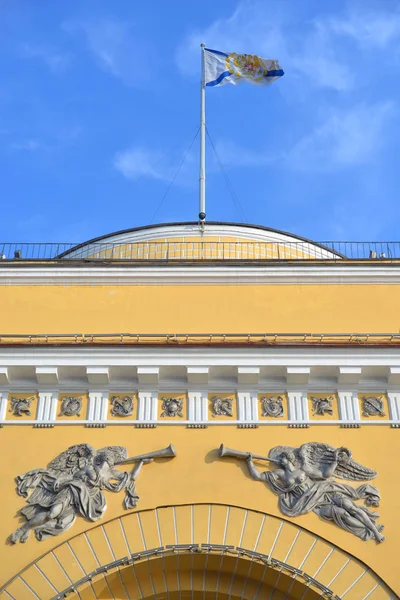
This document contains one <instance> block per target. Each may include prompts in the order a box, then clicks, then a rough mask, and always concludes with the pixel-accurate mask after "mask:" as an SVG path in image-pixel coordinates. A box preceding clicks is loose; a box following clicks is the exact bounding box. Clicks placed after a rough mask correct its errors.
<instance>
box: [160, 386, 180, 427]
mask: <svg viewBox="0 0 400 600" xmlns="http://www.w3.org/2000/svg"><path fill="white" fill-rule="evenodd" d="M158 418H159V419H160V421H176V422H177V423H179V421H185V420H186V419H187V397H186V394H182V393H179V394H174V393H168V394H162V393H160V394H159V395H158Z"/></svg>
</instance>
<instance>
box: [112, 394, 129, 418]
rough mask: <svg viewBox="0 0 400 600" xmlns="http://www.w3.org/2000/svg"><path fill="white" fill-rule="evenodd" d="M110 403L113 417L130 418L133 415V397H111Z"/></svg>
mask: <svg viewBox="0 0 400 600" xmlns="http://www.w3.org/2000/svg"><path fill="white" fill-rule="evenodd" d="M110 403H111V404H112V408H111V410H110V412H111V414H112V416H113V417H129V416H130V415H132V414H133V409H134V405H133V396H111V398H110Z"/></svg>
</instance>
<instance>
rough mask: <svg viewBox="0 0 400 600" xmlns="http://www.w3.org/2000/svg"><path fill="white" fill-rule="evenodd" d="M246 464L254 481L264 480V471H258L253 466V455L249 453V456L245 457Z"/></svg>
mask: <svg viewBox="0 0 400 600" xmlns="http://www.w3.org/2000/svg"><path fill="white" fill-rule="evenodd" d="M247 466H248V468H249V473H250V475H251V476H252V478H253V479H255V480H256V481H265V475H264V473H260V471H259V470H258V469H256V467H255V466H254V463H253V456H252V455H251V454H249V456H248V457H247Z"/></svg>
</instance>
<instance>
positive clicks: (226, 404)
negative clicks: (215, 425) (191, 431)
mask: <svg viewBox="0 0 400 600" xmlns="http://www.w3.org/2000/svg"><path fill="white" fill-rule="evenodd" d="M211 402H212V409H213V417H219V416H225V417H232V416H233V411H232V404H233V400H232V398H218V397H217V396H213V398H211Z"/></svg>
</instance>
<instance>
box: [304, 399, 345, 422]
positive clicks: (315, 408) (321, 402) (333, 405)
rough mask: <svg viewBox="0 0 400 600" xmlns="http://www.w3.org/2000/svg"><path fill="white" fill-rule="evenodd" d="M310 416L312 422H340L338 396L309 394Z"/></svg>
mask: <svg viewBox="0 0 400 600" xmlns="http://www.w3.org/2000/svg"><path fill="white" fill-rule="evenodd" d="M308 414H309V416H310V419H311V420H312V421H330V420H331V421H338V420H339V419H340V416H339V403H338V398H337V394H335V393H329V392H324V393H322V394H317V393H315V394H313V393H311V394H308Z"/></svg>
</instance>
